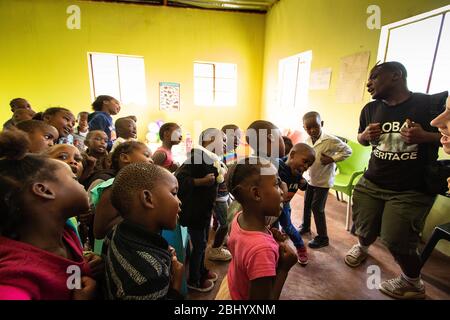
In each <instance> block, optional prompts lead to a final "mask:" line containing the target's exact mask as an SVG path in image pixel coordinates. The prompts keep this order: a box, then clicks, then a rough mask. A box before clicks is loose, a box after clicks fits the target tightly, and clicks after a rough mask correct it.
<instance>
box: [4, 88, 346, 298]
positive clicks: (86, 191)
mask: <svg viewBox="0 0 450 320" xmlns="http://www.w3.org/2000/svg"><path fill="white" fill-rule="evenodd" d="M10 105H11V110H12V111H13V112H14V114H13V117H12V118H11V119H10V120H8V121H7V123H5V125H4V130H3V131H2V132H1V133H0V194H1V197H0V299H32V300H40V299H74V300H79V299H128V300H129V299H137V300H142V299H148V300H155V299H183V298H184V296H183V295H182V290H181V288H182V283H183V279H184V275H185V272H186V270H185V268H186V269H187V287H188V288H190V289H191V290H195V291H199V292H208V291H211V290H212V289H213V288H214V287H215V282H216V280H217V279H218V275H217V274H216V273H215V272H213V271H212V270H209V269H208V268H207V267H206V263H205V259H210V260H218V261H230V260H231V262H230V264H229V269H228V273H227V276H226V277H225V278H224V280H223V281H222V284H221V286H220V290H219V292H218V295H217V299H233V300H247V299H278V298H279V297H280V294H281V291H282V288H283V285H284V282H285V281H286V278H287V275H288V273H289V270H290V269H291V268H292V266H293V265H295V263H296V262H299V263H300V264H301V265H306V264H307V263H308V254H307V249H306V246H305V245H304V243H303V240H302V234H304V233H306V232H309V231H310V220H311V218H310V217H311V210H312V212H313V215H314V219H315V223H316V228H317V233H318V236H317V237H315V238H314V239H313V240H312V241H310V242H309V247H310V248H320V247H323V246H326V245H328V243H329V239H328V234H327V229H326V222H325V212H324V208H325V202H326V199H327V194H328V188H330V186H332V184H333V179H334V171H335V162H337V161H341V160H343V159H345V158H347V157H348V156H350V154H351V149H350V148H349V147H348V146H347V145H346V144H345V143H343V142H342V141H340V140H339V139H337V138H335V137H333V136H331V135H327V134H325V133H324V132H322V126H323V121H322V120H321V119H320V115H319V114H318V113H316V112H309V113H307V114H305V116H304V117H303V126H304V128H305V130H306V132H307V133H308V135H309V136H310V138H309V139H308V140H307V141H306V143H297V144H292V142H291V141H290V140H289V139H288V138H287V137H283V136H282V134H281V131H280V130H279V129H278V128H277V127H276V126H275V125H273V124H272V123H270V122H268V121H264V120H257V121H254V122H253V123H252V124H250V126H249V127H248V128H247V130H246V140H247V143H248V144H249V146H250V147H251V148H252V150H253V152H254V155H253V156H243V157H238V152H237V148H238V146H239V145H240V144H241V140H242V135H243V133H242V131H241V130H240V129H239V128H238V127H237V126H236V125H231V124H230V125H225V126H224V127H223V128H221V129H217V128H208V129H206V130H204V131H203V132H202V133H201V134H200V136H199V140H198V144H197V145H195V146H194V147H193V148H192V150H189V152H188V154H187V160H186V161H185V162H184V163H182V164H179V163H176V161H175V160H174V158H173V154H172V148H173V146H175V145H177V144H179V143H180V142H181V141H182V132H181V128H180V126H179V125H178V124H176V123H171V122H169V123H165V124H164V125H162V126H161V128H160V131H159V136H160V139H161V143H162V145H161V147H159V148H158V149H157V150H156V151H155V152H154V154H152V152H151V151H150V149H149V148H148V146H147V145H146V144H144V143H142V142H139V141H138V140H137V130H136V120H137V119H136V117H135V116H127V117H121V118H118V119H117V120H116V121H115V123H114V122H113V119H112V116H114V115H116V114H118V113H119V112H120V103H119V101H117V100H116V99H114V98H113V97H110V96H99V97H97V99H96V100H95V101H94V102H93V104H92V107H93V109H94V112H93V113H88V112H80V113H79V114H78V116H77V117H75V115H74V114H73V113H72V112H71V111H70V110H68V109H66V108H62V107H52V108H48V109H47V110H45V111H44V112H42V113H35V112H34V111H33V110H32V108H31V106H30V104H29V103H28V101H27V100H25V99H23V98H17V99H13V100H12V101H11V104H10ZM76 123H78V125H77V126H75V125H76ZM285 147H286V148H287V149H285ZM308 169H309V170H308ZM307 171H308V173H307V174H305V173H306V172H307ZM304 174H305V177H303V175H304ZM298 189H302V190H306V193H305V205H304V207H305V210H304V216H303V224H302V226H301V228H300V230H298V229H297V228H296V227H294V226H293V224H292V221H291V207H290V201H291V199H292V198H293V196H294V195H295V194H296V192H297V190H298ZM212 218H214V220H215V221H216V223H217V228H216V232H215V233H214V237H213V241H212V244H211V245H210V246H208V239H209V234H210V227H211V222H212ZM278 224H279V225H281V227H282V230H283V232H281V231H280V229H279V226H278ZM179 225H181V226H184V227H187V231H188V234H189V239H190V243H191V249H188V250H189V254H188V256H189V259H188V262H187V263H186V264H185V265H183V264H182V263H181V262H180V261H179V260H180V259H179V258H180V254H181V253H180V252H176V251H175V249H174V248H172V247H171V246H170V245H169V243H168V241H167V240H166V239H165V238H164V237H163V236H162V235H161V234H162V230H164V229H169V230H173V229H175V228H176V227H178V226H179ZM291 241H292V243H293V245H292V243H291ZM97 245H99V247H97ZM94 247H95V248H96V250H95V251H96V252H97V253H99V252H101V255H100V254H96V253H93V251H94ZM98 248H101V249H98ZM97 249H98V250H97ZM183 257H184V255H183Z"/></svg>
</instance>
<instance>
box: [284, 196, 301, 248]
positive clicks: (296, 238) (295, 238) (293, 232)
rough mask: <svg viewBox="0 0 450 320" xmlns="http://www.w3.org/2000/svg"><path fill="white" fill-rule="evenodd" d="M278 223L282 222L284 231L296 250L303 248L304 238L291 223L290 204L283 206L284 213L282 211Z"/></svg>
mask: <svg viewBox="0 0 450 320" xmlns="http://www.w3.org/2000/svg"><path fill="white" fill-rule="evenodd" d="M278 221H279V222H280V225H281V227H282V228H283V231H284V232H285V233H286V234H287V235H288V236H289V238H291V240H292V242H293V243H294V246H295V247H296V248H303V247H304V246H305V244H304V243H303V239H302V236H301V235H300V233H299V232H298V230H297V229H296V228H295V227H294V225H293V224H292V221H291V205H290V204H289V202H288V203H285V204H284V205H283V211H281V215H280V218H279V219H278Z"/></svg>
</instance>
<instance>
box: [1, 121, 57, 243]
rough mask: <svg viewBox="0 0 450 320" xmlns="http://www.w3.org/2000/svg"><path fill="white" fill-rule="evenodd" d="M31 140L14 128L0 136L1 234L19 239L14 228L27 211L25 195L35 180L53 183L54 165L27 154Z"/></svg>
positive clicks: (45, 158)
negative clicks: (25, 210)
mask: <svg viewBox="0 0 450 320" xmlns="http://www.w3.org/2000/svg"><path fill="white" fill-rule="evenodd" d="M29 146H30V141H29V139H28V136H27V134H26V133H25V132H23V131H20V130H17V129H14V130H4V131H3V132H1V133H0V235H3V236H6V237H9V238H12V239H18V238H19V237H20V235H18V234H17V227H18V226H20V225H21V224H22V223H23V221H22V219H23V215H22V212H23V210H24V209H26V206H27V205H28V204H27V203H24V198H23V196H24V193H25V192H26V191H27V188H29V187H30V186H31V184H32V183H33V182H34V181H36V180H50V181H52V180H54V179H55V178H54V174H53V172H54V170H55V169H56V168H57V167H56V164H55V163H53V162H52V161H49V159H48V158H47V157H45V156H41V155H34V154H27V150H28V148H29Z"/></svg>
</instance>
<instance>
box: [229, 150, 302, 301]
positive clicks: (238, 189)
mask: <svg viewBox="0 0 450 320" xmlns="http://www.w3.org/2000/svg"><path fill="white" fill-rule="evenodd" d="M280 183H281V181H280V180H279V178H278V177H277V170H276V168H275V167H274V166H273V165H272V164H271V163H270V162H269V161H267V160H265V159H262V158H255V157H250V158H245V159H242V160H241V161H239V162H238V163H237V164H236V165H234V166H233V167H232V168H231V169H230V172H229V174H228V178H227V187H228V190H230V192H231V193H232V194H233V196H234V197H235V198H236V200H237V201H239V203H241V204H242V212H239V213H238V214H237V215H236V217H235V218H234V219H233V222H232V226H231V233H230V238H229V240H228V246H229V248H230V251H231V253H232V255H233V259H232V260H231V264H230V266H229V269H228V274H227V279H226V280H227V282H226V283H225V285H226V284H228V288H229V293H230V296H231V298H232V299H233V300H255V299H258V300H262V299H275V300H276V299H279V297H280V294H281V290H282V289H283V285H284V282H285V281H286V277H287V275H288V273H289V270H290V269H291V267H292V266H293V265H294V264H295V262H296V261H297V258H296V255H295V252H294V250H293V249H292V248H291V247H289V246H288V244H287V243H286V242H284V241H282V239H281V238H280V237H278V236H277V234H272V233H271V231H269V229H268V228H267V227H266V219H265V217H266V216H274V217H278V216H279V215H280V211H281V202H282V200H283V191H282V190H281V189H280ZM274 236H277V239H274ZM276 240H278V241H279V243H277V242H278V241H276ZM224 281H225V279H224Z"/></svg>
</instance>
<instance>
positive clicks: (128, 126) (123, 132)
mask: <svg viewBox="0 0 450 320" xmlns="http://www.w3.org/2000/svg"><path fill="white" fill-rule="evenodd" d="M115 126H116V133H117V139H116V141H114V143H113V146H112V148H111V152H112V151H114V149H115V148H116V147H117V146H118V145H119V144H121V143H124V142H125V141H130V140H136V138H137V133H136V122H135V121H134V120H133V119H131V118H130V117H125V118H119V119H117V120H116V122H115Z"/></svg>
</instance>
